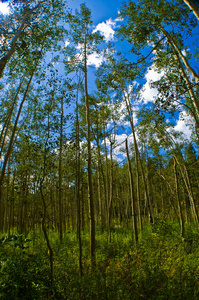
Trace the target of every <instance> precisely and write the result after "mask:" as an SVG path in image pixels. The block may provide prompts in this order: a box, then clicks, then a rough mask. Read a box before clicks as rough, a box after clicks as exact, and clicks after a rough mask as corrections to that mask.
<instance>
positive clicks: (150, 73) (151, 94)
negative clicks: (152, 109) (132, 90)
mask: <svg viewBox="0 0 199 300" xmlns="http://www.w3.org/2000/svg"><path fill="white" fill-rule="evenodd" d="M163 75H164V71H162V72H161V73H158V72H157V71H156V70H154V68H148V70H147V73H146V74H145V79H146V81H147V82H146V83H145V85H144V86H143V88H142V90H141V97H142V99H143V100H144V103H148V102H151V101H152V102H153V101H154V98H155V97H156V96H157V95H158V91H157V89H155V88H151V83H152V82H154V81H157V80H159V79H160V78H161V77H162V76H163Z"/></svg>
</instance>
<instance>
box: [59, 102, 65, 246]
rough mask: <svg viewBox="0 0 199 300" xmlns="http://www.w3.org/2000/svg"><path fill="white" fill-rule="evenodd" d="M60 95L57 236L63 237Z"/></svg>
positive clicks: (62, 111)
mask: <svg viewBox="0 0 199 300" xmlns="http://www.w3.org/2000/svg"><path fill="white" fill-rule="evenodd" d="M63 101H64V100H63V97H61V116H60V117H61V122H60V144H59V238H60V242H62V239H63V205H62V151H63V149H62V148H63V117H64V104H63Z"/></svg>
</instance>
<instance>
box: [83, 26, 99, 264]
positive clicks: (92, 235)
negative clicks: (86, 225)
mask: <svg viewBox="0 0 199 300" xmlns="http://www.w3.org/2000/svg"><path fill="white" fill-rule="evenodd" d="M84 90H85V104H86V123H87V175H88V198H89V209H90V255H91V265H92V267H94V266H95V264H96V258H95V214H94V199H93V183H92V166H91V164H92V161H91V129H90V107H89V97H88V84H87V35H86V28H85V36H84Z"/></svg>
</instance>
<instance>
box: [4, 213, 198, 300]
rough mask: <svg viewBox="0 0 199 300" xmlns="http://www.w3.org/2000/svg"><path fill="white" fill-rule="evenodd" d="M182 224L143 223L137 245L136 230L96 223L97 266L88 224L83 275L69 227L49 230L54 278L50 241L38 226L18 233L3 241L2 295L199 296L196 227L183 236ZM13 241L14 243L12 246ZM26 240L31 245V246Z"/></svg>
mask: <svg viewBox="0 0 199 300" xmlns="http://www.w3.org/2000/svg"><path fill="white" fill-rule="evenodd" d="M178 232H179V225H178V224H175V223H172V222H170V221H167V220H159V219H156V220H155V222H154V224H153V225H152V226H149V225H145V227H144V229H143V232H142V234H140V237H139V241H140V242H139V246H138V247H137V248H135V247H134V244H133V242H132V240H133V239H132V230H131V229H128V228H122V227H117V228H112V243H111V244H110V243H108V235H107V233H106V232H104V231H102V230H101V228H97V235H96V247H97V249H96V251H97V252H96V258H97V261H96V268H95V269H94V270H92V269H91V261H90V259H88V258H89V240H90V237H89V229H85V230H84V232H83V233H82V242H83V276H82V277H81V276H80V275H79V267H78V242H77V238H76V234H75V233H74V232H69V231H68V232H66V233H65V236H64V238H63V241H62V243H61V244H60V242H59V236H58V233H57V232H55V231H51V232H49V238H50V240H51V244H52V247H53V250H54V283H53V284H51V283H50V279H49V263H48V253H47V250H46V244H45V240H44V239H43V237H42V236H41V235H40V233H39V232H37V233H36V236H35V237H34V243H33V236H32V234H30V235H29V237H30V238H28V239H26V238H25V237H24V236H22V235H18V234H14V235H11V236H8V237H5V236H4V237H2V239H1V243H0V255H1V263H0V293H1V299H6V300H7V299H187V300H188V299H198V297H199V283H198V276H199V268H198V259H199V250H198V249H199V247H198V246H199V242H198V241H199V239H198V237H199V236H198V235H199V233H198V229H197V228H196V227H194V226H193V225H187V226H186V237H185V241H184V242H182V241H181V239H180V238H179V237H178ZM11 245H12V246H11ZM27 246H28V247H27Z"/></svg>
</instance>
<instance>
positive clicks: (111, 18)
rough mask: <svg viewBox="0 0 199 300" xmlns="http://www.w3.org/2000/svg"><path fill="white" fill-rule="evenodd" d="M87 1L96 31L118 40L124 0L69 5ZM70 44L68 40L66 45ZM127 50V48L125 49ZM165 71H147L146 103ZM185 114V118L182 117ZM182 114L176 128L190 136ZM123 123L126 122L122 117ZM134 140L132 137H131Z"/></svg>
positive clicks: (95, 59)
mask: <svg viewBox="0 0 199 300" xmlns="http://www.w3.org/2000/svg"><path fill="white" fill-rule="evenodd" d="M83 2H84V3H86V5H87V7H88V8H89V9H90V10H91V13H92V20H93V23H94V31H97V30H98V31H99V32H100V33H101V34H102V35H103V36H104V38H105V40H106V41H107V42H108V41H116V40H115V28H116V26H117V25H118V24H119V23H120V20H118V11H119V10H120V8H121V6H122V3H123V2H124V1H123V0H86V1H82V0H69V1H68V5H69V7H70V8H72V9H75V8H79V5H80V4H81V3H83ZM0 11H1V12H3V13H5V14H6V13H8V8H7V5H6V4H5V3H1V0H0ZM67 45H68V42H67V41H66V43H65V46H67ZM125 50H126V49H125ZM103 61H104V58H103V57H102V56H100V55H97V54H96V53H93V54H92V55H90V57H89V60H88V63H89V64H90V65H92V66H93V67H94V68H98V67H99V66H100V64H101V63H102V62H103ZM162 75H163V73H161V74H159V73H157V72H156V71H155V70H154V69H153V68H150V69H148V70H147V71H146V74H145V78H144V79H145V84H144V86H143V89H142V92H141V97H142V99H143V102H144V103H145V104H146V103H148V102H150V101H154V97H155V96H156V95H157V91H156V89H151V87H150V84H151V81H152V80H154V81H155V80H158V79H160V78H161V76H162ZM92 84H93V83H92V82H91V83H90V87H91V89H92ZM182 116H183V118H182ZM182 116H181V117H180V116H179V119H178V120H176V125H175V128H176V130H179V131H182V132H184V134H185V136H186V137H188V138H189V137H190V135H191V131H190V130H189V127H188V126H186V125H185V123H186V122H185V121H184V120H187V119H189V118H188V116H187V114H186V113H182ZM121 123H123V124H124V122H123V120H122V118H121ZM124 125H125V126H126V127H125V126H124V127H125V128H126V129H125V130H124V132H122V133H120V134H118V135H116V142H117V143H118V144H120V143H122V141H124V140H125V139H126V137H127V134H128V133H129V132H128V130H127V128H128V124H127V123H126V124H124ZM131 141H132V139H131ZM119 153H120V151H119V148H116V149H115V155H118V154H119ZM120 159H122V154H121V155H120Z"/></svg>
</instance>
